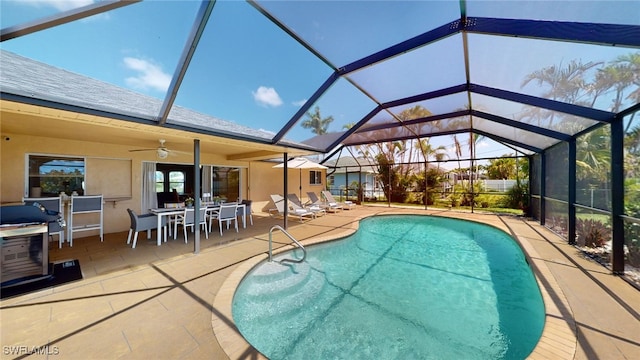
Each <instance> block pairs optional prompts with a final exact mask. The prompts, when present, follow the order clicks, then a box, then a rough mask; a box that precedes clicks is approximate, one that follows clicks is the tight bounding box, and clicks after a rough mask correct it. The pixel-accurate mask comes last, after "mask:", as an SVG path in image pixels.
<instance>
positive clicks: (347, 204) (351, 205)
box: [322, 190, 356, 210]
mask: <svg viewBox="0 0 640 360" xmlns="http://www.w3.org/2000/svg"><path fill="white" fill-rule="evenodd" d="M322 195H324V198H325V199H327V202H328V203H329V204H338V205H339V206H341V208H342V209H345V210H351V209H353V208H354V207H356V204H355V203H353V202H351V201H345V202H341V203H339V202H337V201H336V199H334V198H333V195H332V194H331V192H329V191H327V190H324V191H322Z"/></svg>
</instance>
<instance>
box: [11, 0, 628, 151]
mask: <svg viewBox="0 0 640 360" xmlns="http://www.w3.org/2000/svg"><path fill="white" fill-rule="evenodd" d="M92 3H93V1H92V0H73V1H63V0H19V1H14V0H0V10H1V11H0V12H1V15H0V21H1V24H2V28H6V27H9V26H12V25H16V24H21V23H24V22H28V21H33V20H35V19H39V18H42V17H45V16H50V15H52V14H56V13H58V12H60V11H65V10H69V9H73V8H76V7H78V6H83V5H88V4H92ZM259 3H260V4H261V5H262V6H264V8H265V9H266V10H268V11H269V12H271V13H272V14H273V15H274V16H275V17H277V18H278V19H280V20H282V21H283V22H284V23H285V24H286V25H287V26H288V27H289V29H290V30H291V31H292V32H295V33H296V34H298V35H299V36H300V37H301V38H303V39H304V40H305V41H307V42H308V43H309V44H310V45H311V46H312V47H313V48H314V49H315V50H316V51H317V52H318V53H320V54H321V56H322V57H323V58H318V57H317V56H315V55H314V54H312V53H311V52H309V51H308V50H307V49H305V48H304V47H303V46H301V45H300V44H299V43H298V42H296V41H294V40H293V39H292V38H291V37H289V36H288V35H287V34H285V32H284V31H282V30H281V29H280V28H278V27H277V26H275V25H274V24H273V23H272V22H270V21H269V20H268V19H267V18H266V17H265V16H263V15H262V14H260V13H259V12H258V11H256V9H254V8H253V7H252V6H250V5H249V4H247V3H245V2H243V1H228V0H227V1H218V2H217V3H216V5H215V7H214V9H213V12H212V15H211V17H210V20H209V23H208V24H207V26H206V28H205V30H204V33H203V36H202V39H201V42H200V44H199V46H198V48H197V50H196V53H195V55H194V57H193V60H192V62H191V64H190V67H189V69H188V71H187V74H186V76H185V79H184V82H183V83H182V85H181V87H180V91H179V93H178V96H177V98H176V104H177V105H180V106H184V107H187V108H190V109H192V110H195V111H198V112H202V113H205V114H208V115H211V116H214V117H217V118H220V119H223V120H228V121H232V122H235V123H239V124H242V125H246V126H249V127H252V128H255V129H262V130H264V131H268V132H271V133H274V134H275V133H277V132H278V131H279V130H280V129H281V128H282V127H283V126H284V125H285V124H287V122H288V121H289V120H290V119H291V118H292V116H293V115H294V114H295V113H296V112H297V111H298V110H299V109H300V107H301V106H302V105H303V104H304V103H305V102H306V101H307V100H308V99H309V98H311V97H312V96H313V94H314V92H315V91H316V90H317V89H318V88H319V87H320V86H321V85H322V83H323V82H325V81H326V80H327V79H328V77H329V76H330V75H331V74H332V72H333V68H332V66H335V67H341V66H345V65H347V64H349V63H351V62H353V61H356V60H358V59H360V58H362V57H364V56H367V55H369V54H371V53H373V52H376V51H379V50H381V49H384V48H386V47H388V46H391V45H394V44H396V43H398V42H400V41H403V40H405V39H407V38H410V37H412V36H416V35H419V34H421V33H424V32H426V31H428V30H431V29H433V28H435V27H438V26H441V25H444V24H446V23H448V22H451V21H454V20H456V19H457V18H459V16H460V7H459V1H458V0H453V1H406V2H403V1H395V2H393V6H389V2H385V1H333V2H332V1H324V2H313V1H288V2H285V1H267V2H259ZM541 3H543V4H545V6H540V4H541ZM199 7H200V2H199V1H193V0H186V1H168V0H152V1H143V2H141V3H137V4H133V5H129V6H125V7H123V8H121V9H117V10H114V11H110V12H108V13H105V14H100V15H97V16H93V17H91V18H87V19H83V20H80V21H75V22H73V23H70V24H65V25H61V26H58V27H55V28H52V29H48V30H46V31H41V32H37V33H34V34H30V35H27V36H23V37H20V38H16V39H12V40H9V41H5V42H3V43H2V44H0V46H1V47H2V49H4V50H8V51H12V52H15V53H17V54H20V55H23V56H26V57H29V58H32V59H34V60H38V61H42V62H45V63H48V64H50V65H53V66H56V67H60V68H63V69H67V70H69V71H72V72H76V73H79V74H82V75H86V76H89V77H92V78H95V79H99V80H102V81H105V82H108V83H111V84H114V85H117V86H120V87H124V88H128V89H131V90H134V91H137V92H140V93H143V94H146V95H149V96H152V97H156V98H158V99H164V97H165V95H166V91H167V88H168V87H169V84H170V82H171V78H172V76H173V74H174V72H175V70H176V66H177V64H178V60H179V58H180V55H181V53H182V51H183V47H184V43H185V40H186V39H187V37H188V35H189V33H190V31H191V29H192V25H193V21H194V19H195V16H196V14H197V12H198V10H199ZM636 10H637V11H636ZM425 14H428V16H425ZM467 14H468V15H469V16H491V17H507V18H529V17H533V18H536V19H545V20H546V19H549V20H563V21H588V22H605V23H607V22H608V23H613V22H619V23H623V24H633V25H640V2H638V1H627V2H624V1H622V2H621V1H615V2H614V1H601V2H596V1H581V2H570V1H549V2H541V1H537V2H536V1H534V2H523V1H510V2H496V1H492V2H480V1H469V2H468V4H467ZM398 23H400V24H402V26H398ZM468 40H469V52H470V59H469V61H470V64H471V67H470V77H471V82H473V83H477V84H481V85H485V86H490V87H495V88H500V89H505V90H510V91H522V92H525V93H529V94H532V95H539V94H541V93H542V92H543V91H544V88H539V87H535V86H533V85H531V84H530V85H528V86H527V87H524V88H523V87H522V86H521V85H522V79H523V78H524V77H525V76H526V75H527V74H529V73H531V72H533V71H535V70H538V69H541V68H543V67H545V66H550V65H556V64H563V63H567V62H568V61H570V60H572V59H582V60H584V61H610V60H613V59H615V58H616V57H617V56H620V55H624V54H628V53H630V52H631V50H630V49H624V48H614V47H603V46H595V47H594V46H589V45H583V44H569V43H562V42H554V43H551V44H550V43H549V42H546V41H539V40H526V39H522V38H518V39H515V38H508V37H500V38H497V37H491V36H487V35H475V34H470V35H469V37H468ZM462 44H463V42H462V37H461V36H460V35H454V36H451V37H449V38H447V39H444V40H441V41H440V42H437V43H434V44H430V45H429V46H425V47H422V48H419V49H417V50H415V51H413V52H411V53H409V54H406V56H400V57H396V58H394V59H391V60H389V61H387V62H384V63H380V64H376V65H374V66H371V67H369V68H365V69H363V70H360V71H358V72H355V73H353V74H350V75H349V79H350V80H351V81H354V82H356V83H357V84H358V85H360V86H362V87H363V88H366V91H367V92H368V95H370V96H372V97H373V98H374V99H375V100H376V101H378V102H386V101H390V100H394V99H397V98H402V97H405V96H410V95H414V94H416V93H422V92H427V91H433V90H437V89H440V88H443V87H448V86H454V85H458V84H461V83H464V82H465V81H466V74H465V69H464V61H463V56H462V54H463V45H462ZM485 98H486V99H485ZM485 98H483V101H487V103H486V104H480V105H483V106H485V107H487V108H492V107H499V109H497V110H496V112H499V113H500V115H502V116H505V117H514V116H516V115H517V114H518V113H519V112H520V111H521V108H520V106H519V105H517V106H514V105H513V104H507V103H505V102H501V103H495V104H494V103H491V100H490V99H489V97H485ZM466 105H467V104H466V97H455V96H452V97H446V98H443V99H435V100H431V101H428V102H426V103H425V107H427V108H428V109H429V110H430V111H431V112H432V113H434V114H437V113H443V112H450V111H455V110H459V109H462V108H465V106H466ZM474 105H479V104H474ZM315 106H318V107H319V108H320V109H321V114H322V116H323V117H327V116H332V117H333V119H334V121H333V123H332V124H331V125H330V127H329V131H343V130H344V128H343V127H344V125H346V124H350V123H356V122H358V121H359V120H360V119H361V118H362V117H363V116H364V115H366V114H367V113H369V112H370V111H371V110H372V109H374V108H375V106H376V102H375V101H373V100H372V99H370V98H369V97H368V96H366V95H365V94H364V93H363V92H362V91H360V90H359V89H357V88H356V87H354V86H353V84H352V83H350V82H349V81H347V80H346V79H341V80H339V81H338V82H336V84H335V85H334V86H332V87H331V88H330V90H329V91H328V92H327V93H326V95H324V96H323V97H321V98H320V100H319V101H318V102H317V103H316V104H314V105H313V106H312V107H311V109H313V108H314V107H315ZM598 106H600V107H602V108H603V109H605V108H606V106H608V102H606V101H605V102H603V103H602V104H599V105H598ZM398 111H400V109H398ZM312 136H314V134H313V133H311V132H310V130H309V129H303V128H301V127H300V126H299V125H297V126H296V127H294V128H293V129H292V130H291V131H290V132H289V133H288V134H287V135H286V137H287V138H289V139H292V140H295V141H302V140H305V139H307V138H310V137H312ZM432 144H434V145H435V146H440V145H442V146H445V147H447V148H448V149H449V151H450V157H451V158H452V159H453V158H455V156H454V154H453V152H451V151H452V150H453V148H452V145H453V139H452V137H450V136H445V137H441V138H438V139H436V138H434V139H433V141H432ZM505 151H506V152H512V150H510V149H505V148H504V147H500V146H496V145H495V143H494V142H491V141H482V142H480V144H479V145H478V150H477V156H497V155H502V153H504V152H505Z"/></svg>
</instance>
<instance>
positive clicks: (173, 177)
mask: <svg viewBox="0 0 640 360" xmlns="http://www.w3.org/2000/svg"><path fill="white" fill-rule="evenodd" d="M186 178H187V176H186V175H185V173H184V171H175V170H174V171H169V189H171V191H173V189H175V190H176V191H177V192H178V194H184V193H185V191H184V188H185V182H186Z"/></svg>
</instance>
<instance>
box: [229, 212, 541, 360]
mask: <svg viewBox="0 0 640 360" xmlns="http://www.w3.org/2000/svg"><path fill="white" fill-rule="evenodd" d="M307 251H308V254H307V259H306V261H305V262H303V263H300V264H288V263H287V264H286V265H281V264H279V263H277V262H271V263H269V262H264V263H261V264H259V265H258V266H257V267H256V268H254V269H253V270H252V271H251V272H250V273H249V274H248V275H247V276H246V277H245V279H243V281H242V282H241V284H240V285H239V287H238V289H237V291H236V294H235V296H234V300H233V318H234V321H235V323H236V326H237V327H238V329H239V330H240V332H241V333H242V335H243V336H244V337H245V339H247V341H248V342H249V343H251V345H253V346H254V347H255V348H256V349H257V350H258V351H260V352H261V353H262V354H264V355H265V356H267V357H269V358H270V359H311V358H312V359H523V358H525V357H526V356H527V355H528V354H529V353H530V352H531V351H532V350H533V348H534V347H535V345H536V344H537V342H538V339H539V338H540V335H541V333H542V328H543V325H544V305H543V302H542V297H541V295H540V291H539V289H538V287H537V284H536V281H535V278H534V276H533V274H532V272H531V269H530V268H529V266H528V264H527V263H526V261H525V258H524V255H523V253H522V251H521V250H520V248H519V247H518V245H517V244H516V243H515V241H514V240H513V238H511V237H510V236H509V235H507V234H506V233H504V232H502V231H500V230H498V229H495V228H493V227H490V226H487V225H483V224H478V223H473V222H467V221H463V220H455V219H448V218H439V217H428V216H412V215H402V216H377V217H372V218H367V219H364V220H363V221H362V222H361V223H360V228H359V230H358V231H357V232H356V233H355V234H353V235H352V236H350V237H348V238H345V239H342V240H339V241H334V242H330V243H324V244H319V245H314V246H311V247H308V248H307ZM300 256H301V251H299V250H296V251H293V252H290V253H286V254H281V255H279V256H278V257H277V258H276V259H278V258H282V257H298V258H299V257H300Z"/></svg>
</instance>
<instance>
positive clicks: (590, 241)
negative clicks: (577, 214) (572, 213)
mask: <svg viewBox="0 0 640 360" xmlns="http://www.w3.org/2000/svg"><path fill="white" fill-rule="evenodd" d="M576 236H577V238H578V239H577V243H578V245H579V246H587V247H590V248H598V247H603V246H604V244H605V243H607V241H609V240H611V230H609V228H608V227H607V226H606V225H605V224H603V223H602V222H601V221H597V220H593V219H576Z"/></svg>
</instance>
